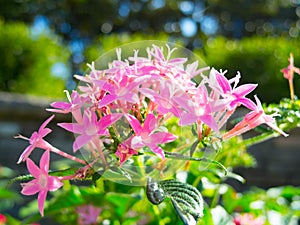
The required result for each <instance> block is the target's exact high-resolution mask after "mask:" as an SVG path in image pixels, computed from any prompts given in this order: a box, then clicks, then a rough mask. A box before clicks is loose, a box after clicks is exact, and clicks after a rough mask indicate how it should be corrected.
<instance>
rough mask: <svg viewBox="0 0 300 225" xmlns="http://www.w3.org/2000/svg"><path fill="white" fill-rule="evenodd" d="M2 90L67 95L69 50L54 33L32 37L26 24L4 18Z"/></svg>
mask: <svg viewBox="0 0 300 225" xmlns="http://www.w3.org/2000/svg"><path fill="white" fill-rule="evenodd" d="M0 51H1V52H2V53H4V54H1V55H0V68H1V70H0V90H1V91H11V92H18V93H27V94H36V95H43V96H53V97H58V96H63V90H64V88H65V79H64V78H63V77H62V76H61V71H59V68H60V67H61V68H63V69H67V68H66V63H67V60H68V56H69V53H68V51H67V50H66V49H65V48H63V47H62V46H61V45H60V44H59V39H58V37H57V36H55V35H54V34H51V35H50V34H48V37H46V36H45V35H44V36H43V35H42V36H36V37H34V36H32V34H31V32H30V29H29V28H28V27H27V26H26V25H25V24H23V23H20V22H18V23H4V22H3V21H0Z"/></svg>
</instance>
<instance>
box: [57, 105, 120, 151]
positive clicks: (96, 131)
mask: <svg viewBox="0 0 300 225" xmlns="http://www.w3.org/2000/svg"><path fill="white" fill-rule="evenodd" d="M121 117H122V114H121V113H114V114H109V115H106V116H103V117H102V118H101V119H100V120H99V121H98V119H97V115H96V113H95V112H94V111H91V110H88V109H87V110H85V112H84V114H83V123H82V124H80V123H59V124H58V125H59V126H60V127H62V128H64V129H66V130H68V131H70V132H73V133H76V134H80V135H79V136H77V137H76V140H75V141H74V144H73V150H74V152H76V151H77V150H78V149H80V148H81V147H82V146H84V145H85V144H87V143H88V142H90V141H92V140H93V139H94V138H99V137H100V136H107V135H108V134H109V133H108V131H107V128H108V127H109V126H110V125H111V124H113V123H115V122H116V121H117V120H119V119H120V118H121Z"/></svg>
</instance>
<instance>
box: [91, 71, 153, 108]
mask: <svg viewBox="0 0 300 225" xmlns="http://www.w3.org/2000/svg"><path fill="white" fill-rule="evenodd" d="M147 78H148V76H143V77H138V78H129V77H127V76H122V78H121V79H120V80H118V81H114V84H109V83H107V82H105V83H102V82H103V81H101V80H95V81H94V83H95V85H96V86H97V85H99V86H101V89H102V90H105V91H108V92H109V94H107V95H105V96H104V97H103V98H102V99H101V101H100V102H99V105H98V107H99V108H101V107H103V106H106V105H108V104H110V103H112V102H114V101H116V100H125V101H127V102H130V103H138V102H139V98H138V95H137V92H136V91H134V89H136V88H137V87H138V86H139V85H140V84H141V83H143V82H145V81H146V79H147Z"/></svg>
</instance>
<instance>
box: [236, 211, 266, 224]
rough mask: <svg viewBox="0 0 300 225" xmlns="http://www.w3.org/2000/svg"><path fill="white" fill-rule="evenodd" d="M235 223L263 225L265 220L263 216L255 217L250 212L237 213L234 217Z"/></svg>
mask: <svg viewBox="0 0 300 225" xmlns="http://www.w3.org/2000/svg"><path fill="white" fill-rule="evenodd" d="M233 223H234V224H235V225H263V224H264V220H263V219H262V218H261V217H257V218H255V217H254V216H253V215H252V214H250V213H245V214H237V215H236V216H235V217H234V220H233Z"/></svg>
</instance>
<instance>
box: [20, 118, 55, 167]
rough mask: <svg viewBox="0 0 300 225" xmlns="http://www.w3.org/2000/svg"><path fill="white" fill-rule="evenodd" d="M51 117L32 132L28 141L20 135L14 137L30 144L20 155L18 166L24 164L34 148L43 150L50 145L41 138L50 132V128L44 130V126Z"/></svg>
mask: <svg viewBox="0 0 300 225" xmlns="http://www.w3.org/2000/svg"><path fill="white" fill-rule="evenodd" d="M53 117H54V115H52V116H50V117H49V118H48V119H47V120H45V122H43V124H42V125H41V126H40V128H39V130H38V131H35V132H33V134H32V135H31V137H30V138H29V139H28V138H26V137H24V136H22V135H18V136H16V138H22V139H25V140H28V141H29V143H30V145H29V146H28V147H27V148H26V149H25V150H24V151H23V153H22V154H21V156H20V158H19V160H18V162H17V163H18V164H19V163H21V162H24V161H25V160H26V159H27V158H28V157H29V155H30V154H31V152H32V151H33V150H34V149H35V148H42V149H45V150H47V149H49V147H50V144H49V143H48V142H47V141H45V140H44V139H43V138H44V137H45V136H46V135H47V134H49V133H50V132H51V131H52V130H51V129H50V128H46V126H47V125H48V123H49V122H50V121H51V120H52V119H53Z"/></svg>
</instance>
